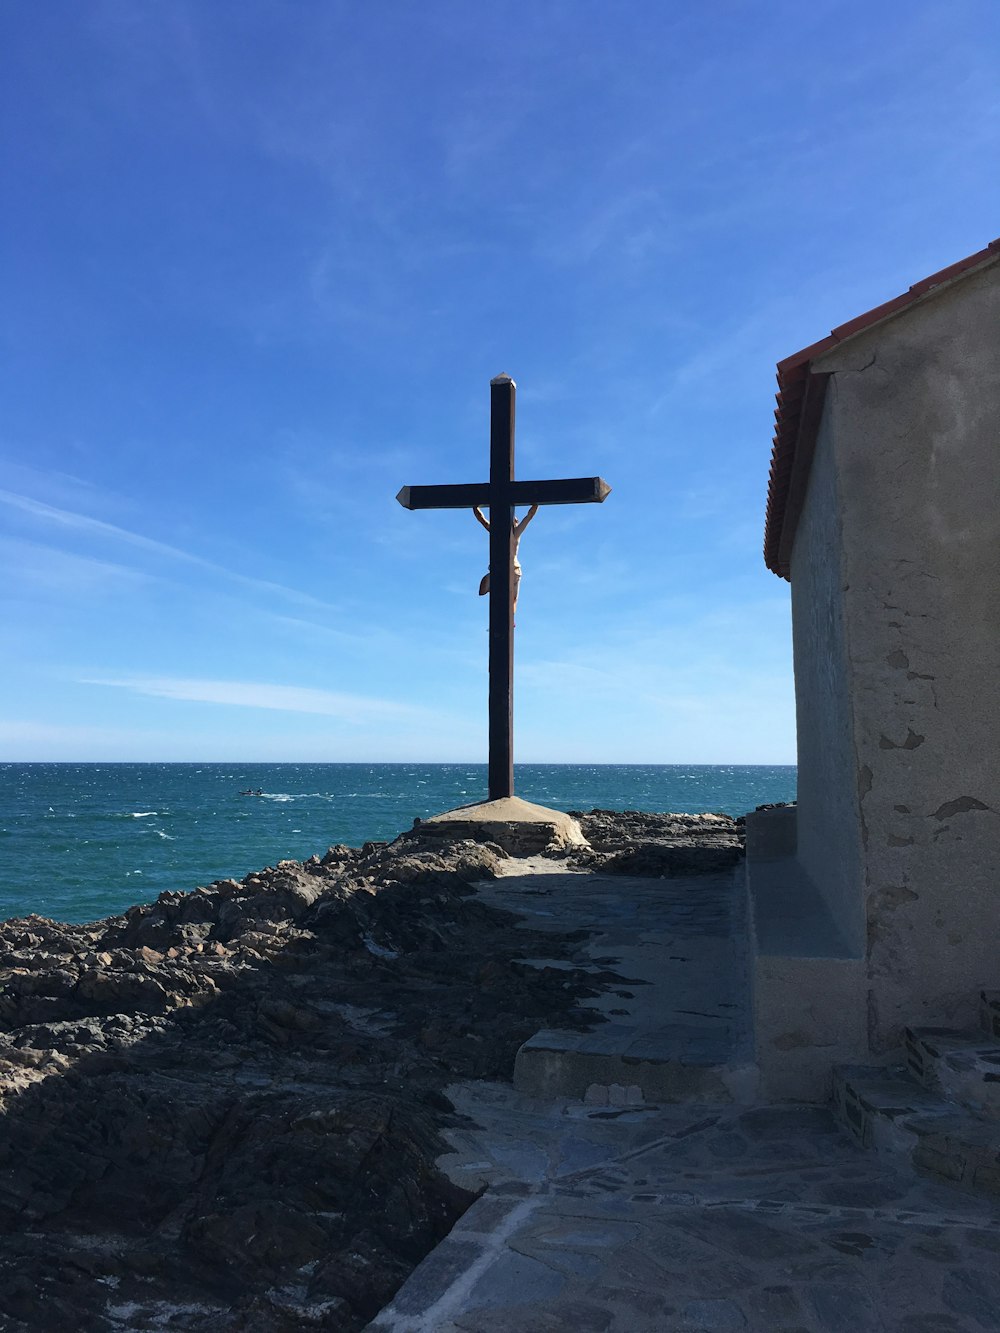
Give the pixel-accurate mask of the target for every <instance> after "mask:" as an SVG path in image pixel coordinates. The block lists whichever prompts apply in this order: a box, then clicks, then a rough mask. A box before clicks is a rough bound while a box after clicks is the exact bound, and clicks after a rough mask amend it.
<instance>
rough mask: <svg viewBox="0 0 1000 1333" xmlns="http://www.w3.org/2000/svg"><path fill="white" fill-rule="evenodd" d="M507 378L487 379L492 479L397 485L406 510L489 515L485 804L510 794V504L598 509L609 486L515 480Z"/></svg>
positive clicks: (511, 389) (590, 480)
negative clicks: (592, 506)
mask: <svg viewBox="0 0 1000 1333" xmlns="http://www.w3.org/2000/svg"><path fill="white" fill-rule="evenodd" d="M515 393H516V386H515V384H514V381H513V380H512V379H511V377H510V376H509V375H497V376H496V377H495V379H492V380H490V479H489V481H476V482H464V483H459V484H458V485H454V484H452V485H444V486H403V487H402V488H401V490H400V491H399V494H398V495H397V496H396V499H397V500H398V501H399V503H400V504H401V505H402V506H403V508H404V509H466V510H468V509H471V508H473V507H475V508H477V509H480V510H481V509H482V508H483V507H484V506H485V507H486V508H488V509H489V511H490V519H489V528H490V585H489V586H490V638H489V658H490V683H489V707H490V720H489V738H490V757H489V765H488V781H489V799H490V800H491V801H499V800H503V799H504V798H506V797H508V796H513V795H514V558H515V555H516V552H517V533H516V532H515V531H514V506H515V505H536V506H537V505H573V504H602V503H603V502H604V500H605V499H606V498H607V496H608V495H609V494H610V492H611V487H610V486H609V485H608V483H607V482H606V481H604V480H603V478H601V477H562V478H558V479H555V480H551V479H549V480H544V481H515V480H514V396H515Z"/></svg>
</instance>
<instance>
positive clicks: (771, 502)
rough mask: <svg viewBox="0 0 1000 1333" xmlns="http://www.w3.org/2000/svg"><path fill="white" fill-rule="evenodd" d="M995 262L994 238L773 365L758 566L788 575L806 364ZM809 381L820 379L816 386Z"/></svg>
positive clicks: (800, 475) (807, 403)
mask: <svg viewBox="0 0 1000 1333" xmlns="http://www.w3.org/2000/svg"><path fill="white" fill-rule="evenodd" d="M998 259H1000V238H998V239H997V240H995V241H991V242H990V243H989V245H987V246H986V248H985V249H983V250H977V251H976V253H975V254H974V255H969V256H967V258H965V259H960V260H959V261H958V262H957V263H955V264H949V265H948V267H947V268H943V269H940V270H939V271H938V272H937V273H932V274H931V276H930V277H929V278H923V279H922V280H921V281H920V282H915V283H914V284H913V286H912V287H911V288H910V289H909V290H908V291H906V292H904V293H903V294H902V296H895V297H893V299H892V300H891V301H884V302H883V303H882V305H877V306H875V307H874V309H872V310H868V311H866V312H865V314H863V315H858V316H857V318H856V319H851V320H848V321H847V323H846V324H840V325H838V327H837V328H835V329H833V330H832V332H831V333H830V335H829V336H828V337H826V338H821V339H820V340H819V342H815V343H811V344H810V345H809V346H808V347H803V348H802V350H801V351H799V352H794V353H793V354H792V355H791V356H786V357H785V359H784V360H783V361H779V362H778V366H777V376H778V393H777V395H776V396H777V404H778V405H777V408H776V410H775V414H774V415H775V419H776V428H775V432H774V441H773V447H772V449H771V472H770V478H769V480H768V487H767V519H766V523H765V528H764V563H765V564H766V565H767V567H768V569H769V570H771V572H772V573H774V574H777V575H778V577H779V578H783V579H787V578H788V577H789V574H790V568H791V566H790V562H791V552H792V542H793V540H794V537H795V528H796V527H797V525H798V520H799V514H800V512H801V509H802V502H803V500H804V498H805V486H806V481H807V480H808V469H809V464H810V463H811V461H812V455H813V450H814V448H815V444H816V432H817V431H818V430H819V422H820V416H821V412H822V404H823V397H824V394H825V389H826V380H827V376H825V375H823V376H819V375H816V374H814V373H813V371H812V368H811V367H812V362H813V361H814V360H815V359H816V358H817V357H819V356H822V355H823V353H824V352H829V351H830V349H831V348H833V347H836V346H837V344H838V343H842V342H844V341H846V339H848V338H853V337H854V335H855V334H857V333H861V332H862V331H863V330H864V329H870V328H872V327H873V326H874V325H876V324H878V323H880V322H881V321H882V320H883V319H888V318H889V317H890V316H891V315H895V314H898V312H899V311H900V310H905V309H906V308H907V306H911V305H914V304H915V303H916V302H917V301H919V300H921V299H922V298H923V297H925V296H926V295H927V294H928V292H931V291H933V290H934V288H935V287H940V286H941V285H942V284H943V283H946V282H951V281H952V280H953V279H955V278H960V277H963V276H964V275H966V274H968V273H971V272H972V270H973V269H977V268H979V267H980V266H982V265H985V264H988V263H992V262H993V261H995V260H998ZM815 381H822V383H821V384H820V383H816V382H815Z"/></svg>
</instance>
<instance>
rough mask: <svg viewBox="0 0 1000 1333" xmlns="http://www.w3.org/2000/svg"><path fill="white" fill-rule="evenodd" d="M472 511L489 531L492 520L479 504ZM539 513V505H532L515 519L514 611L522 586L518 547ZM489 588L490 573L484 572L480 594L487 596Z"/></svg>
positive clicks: (512, 585)
mask: <svg viewBox="0 0 1000 1333" xmlns="http://www.w3.org/2000/svg"><path fill="white" fill-rule="evenodd" d="M472 512H473V513H474V514H475V516H476V518H477V520H478V521H479V522H480V523H481V524H482V525H483V527H484V528H485V529H486V531H487V532H489V530H490V521H489V519H488V518H484V517H483V511H482V510H481V509H480V508H479V506H478V505H473V506H472ZM537 513H538V505H532V506H531V508H530V509H529V510H528V512H527V513H526V514H525V516H524V518H522V519H515V520H514V523H513V527H512V531H513V533H514V565H513V578H512V580H511V590H510V596H511V603H512V606H511V610H512V611H514V612H516V611H517V590H518V588H520V586H521V562H520V560H518V558H517V548H518V546H519V545H520V542H521V536H522V534H523V533H524V529H525V528H526V527H527V526H528V524H529V523H530V522H531V520H532V519H533V518H534V517H535V515H536V514H537ZM489 590H490V576H489V574H484V575H483V577H482V579H481V580H480V584H479V596H480V597H485V596H486V594H487V593H488V592H489Z"/></svg>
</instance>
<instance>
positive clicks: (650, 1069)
mask: <svg viewBox="0 0 1000 1333" xmlns="http://www.w3.org/2000/svg"><path fill="white" fill-rule="evenodd" d="M731 1046H732V1043H731V1039H730V1038H729V1035H728V1034H727V1033H714V1032H710V1031H706V1029H704V1028H697V1027H693V1026H692V1027H687V1026H685V1025H683V1024H678V1023H674V1024H669V1025H667V1026H665V1027H663V1028H662V1029H660V1030H658V1031H656V1030H654V1031H651V1030H649V1029H648V1028H639V1027H634V1026H630V1025H627V1024H619V1023H608V1024H606V1025H604V1026H603V1027H600V1028H598V1029H597V1031H596V1032H563V1031H558V1030H546V1031H542V1032H536V1033H535V1035H534V1036H533V1037H531V1038H530V1039H529V1040H528V1041H526V1042H525V1043H524V1045H523V1046H522V1047H521V1048H520V1050H519V1051H518V1053H517V1057H516V1059H515V1061H514V1087H515V1088H516V1089H517V1091H518V1092H523V1093H526V1094H527V1095H528V1096H531V1097H540V1098H543V1099H546V1100H552V1099H555V1098H561V1097H573V1098H580V1099H581V1100H584V1101H587V1102H588V1103H590V1104H592V1105H639V1104H641V1103H643V1102H680V1101H712V1102H723V1103H728V1102H732V1101H735V1100H741V1098H738V1097H737V1096H736V1095H735V1094H734V1091H733V1088H732V1086H731V1085H732V1083H733V1075H734V1073H735V1072H736V1071H735V1070H734V1069H733V1068H731V1067H730V1066H729V1064H728V1060H729V1058H730V1056H731Z"/></svg>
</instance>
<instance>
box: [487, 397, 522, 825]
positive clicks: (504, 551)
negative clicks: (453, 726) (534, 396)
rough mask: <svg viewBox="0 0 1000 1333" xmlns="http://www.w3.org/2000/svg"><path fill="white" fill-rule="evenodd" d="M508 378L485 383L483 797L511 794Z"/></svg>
mask: <svg viewBox="0 0 1000 1333" xmlns="http://www.w3.org/2000/svg"><path fill="white" fill-rule="evenodd" d="M515 394H516V386H515V384H514V381H513V380H512V379H511V378H510V376H509V375H498V376H497V377H496V379H492V380H490V689H489V740H490V757H489V777H488V783H489V799H490V800H491V801H498V800H500V799H501V797H504V796H513V795H514V599H513V596H512V595H511V593H512V589H513V582H514V506H513V504H511V503H510V484H511V482H512V481H513V480H514V398H515Z"/></svg>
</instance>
